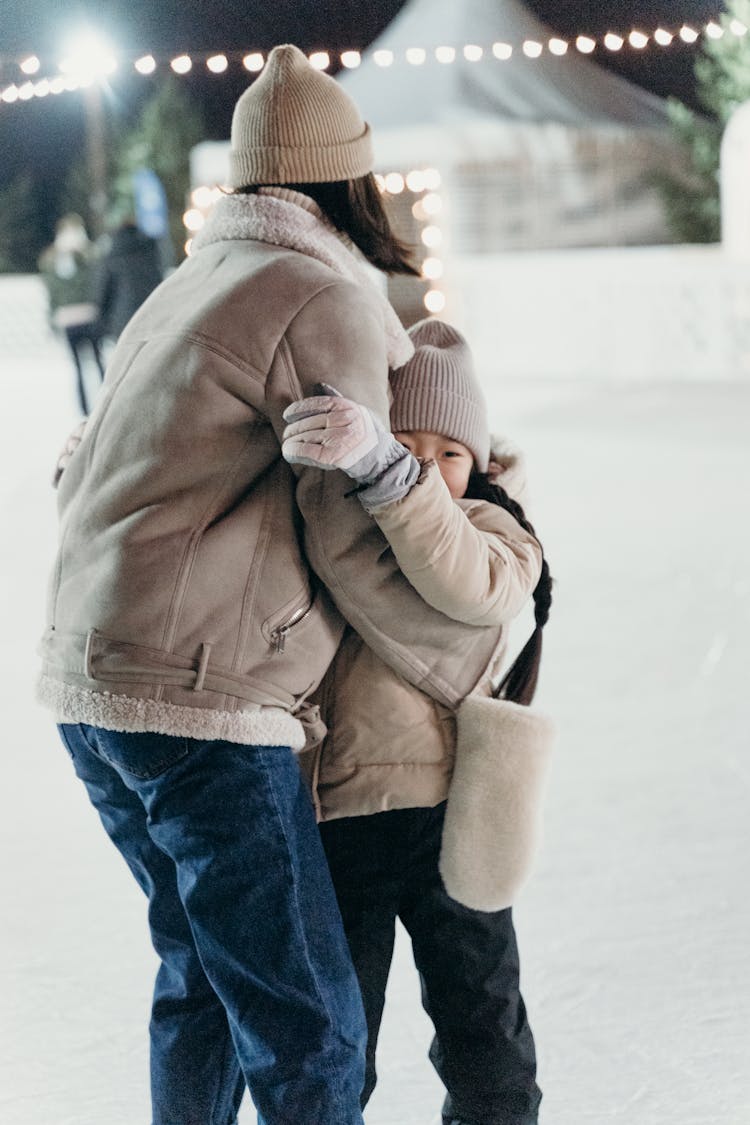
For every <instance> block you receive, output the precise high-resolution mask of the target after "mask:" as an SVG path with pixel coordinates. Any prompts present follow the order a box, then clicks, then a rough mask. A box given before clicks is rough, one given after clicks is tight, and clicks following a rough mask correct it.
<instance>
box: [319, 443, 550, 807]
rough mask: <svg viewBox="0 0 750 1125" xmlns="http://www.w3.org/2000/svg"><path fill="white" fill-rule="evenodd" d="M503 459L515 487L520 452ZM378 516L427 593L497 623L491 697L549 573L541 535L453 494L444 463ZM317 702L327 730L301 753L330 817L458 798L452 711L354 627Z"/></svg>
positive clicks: (489, 673) (462, 613) (463, 615)
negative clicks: (512, 640)
mask: <svg viewBox="0 0 750 1125" xmlns="http://www.w3.org/2000/svg"><path fill="white" fill-rule="evenodd" d="M504 460H505V468H506V473H505V477H506V479H504V480H503V478H502V475H501V476H499V477H498V479H499V481H500V483H503V485H505V486H507V485H508V483H509V478H510V477H512V476H514V475H517V467H516V463H515V458H507V457H506V458H505V459H504ZM496 467H497V465H496ZM373 515H374V518H375V520H376V521H377V523H378V525H379V527H380V529H381V531H382V532H383V533H384V535H385V537H386V538H387V540H388V542H389V543H390V545H391V548H392V550H393V553H394V555H395V557H396V559H397V560H398V563H399V566H400V568H401V571H402V572H403V574H404V575H405V576H406V577H407V578H408V579H409V581H410V582H411V584H412V585H413V587H414V588H415V589H416V590H417V591H418V592H419V593H420V595H421V596H422V597H423V599H424V600H425V602H426V603H428V604H429V605H431V606H433V607H434V608H435V609H439V610H441V611H442V612H443V613H444V614H445V615H446V616H447V617H450V618H451V619H452V620H454V621H461V622H464V623H466V624H468V625H471V626H474V627H475V629H476V632H477V635H478V636H479V635H480V633H481V631H482V629H483V628H485V627H487V626H488V625H492V626H493V627H494V629H495V630H496V632H495V636H496V638H497V645H496V648H495V651H494V653H493V657H492V660H491V662H490V663H489V665H488V666H487V668H486V671H485V675H484V677H483V679H482V682H481V683H480V685H478V688H477V691H478V692H479V693H484V694H487V695H489V694H490V691H491V683H492V679H493V677H494V676H495V675H496V673H497V671H498V670H499V667H500V664H501V663H502V661H503V658H504V655H505V647H506V644H505V632H506V626H507V625H508V624H509V623H510V622H511V621H512V620H513V618H514V617H516V616H517V614H518V613H519V611H520V610H521V608H522V607H523V605H524V603H525V602H526V601H527V600H528V598H529V596H530V595H531V593H532V591H533V590H534V587H535V586H536V584H537V582H538V580H539V575H540V572H541V559H542V555H541V548H540V546H539V544H538V542H537V540H536V539H534V537H533V536H532V535H530V534H529V533H528V532H526V531H524V529H523V528H522V527H521V526H520V525H519V524H518V523H517V522H516V520H515V519H514V518H513V516H511V515H510V514H509V513H508V512H506V511H505V510H504V509H503V508H500V507H498V506H497V505H495V504H491V503H488V502H486V501H482V500H458V501H454V500H453V499H452V498H451V496H450V493H449V492H448V489H447V488H446V486H445V484H444V482H443V479H442V477H441V476H440V472H439V470H438V467H437V465H436V464H435V463H434V462H427V463H426V465H425V466H424V468H423V470H422V473H421V475H420V479H419V481H418V482H417V484H416V485H415V486H414V487H413V488H412V489H411V491H410V492H409V493H408V494H407V495H406V496H405V497H404V498H403V499H402V500H399V501H395V502H393V503H390V504H387V505H384V506H383V507H380V508H377V509H375V511H374V513H373ZM318 701H319V703H320V707H321V712H322V715H323V718H324V720H325V723H326V726H327V728H328V734H327V736H326V739H325V741H324V742H323V744H322V745H321V746H318V747H316V748H315V749H313V750H310V751H307V752H305V753H303V754H302V756H301V763H302V766H303V769H304V771H305V773H306V775H307V778H308V781H309V783H310V787H311V790H312V794H313V800H314V802H315V806H316V810H317V814H318V817H319V819H320V820H333V819H336V818H337V817H343V816H364V815H369V814H371V813H377V812H384V811H386V810H388V809H401V808H414V807H431V806H433V805H436V804H438V803H439V802H440V801H444V800H445V799H446V798H447V796H448V787H449V783H450V778H451V774H452V770H453V762H454V756H455V742H456V728H455V717H454V711H453V709H452V708H448V707H446V706H444V705H443V704H441V703H438V702H437V701H436V700H434V699H432V698H430V696H428V695H426V694H425V693H424V692H422V691H419V690H418V689H417V688H415V687H413V686H412V685H411V684H409V683H408V682H407V681H406V680H405V679H404V678H403V677H401V676H399V675H398V674H397V673H396V672H394V671H393V669H392V668H390V667H388V665H387V664H385V663H384V662H383V661H382V660H381V659H380V658H379V657H378V656H377V654H376V653H374V652H373V651H372V650H371V649H369V648H368V647H367V646H366V645H364V644H363V642H362V640H361V639H360V638H359V637H358V636H357V634H356V633H355V632H354V631H353V630H351V629H347V631H346V633H345V636H344V640H343V642H342V644H341V647H340V648H339V651H338V654H337V656H336V658H335V660H334V662H333V664H332V665H331V667H330V669H329V671H328V673H327V674H326V676H325V678H324V680H323V683H322V684H321V688H320V692H319V696H318Z"/></svg>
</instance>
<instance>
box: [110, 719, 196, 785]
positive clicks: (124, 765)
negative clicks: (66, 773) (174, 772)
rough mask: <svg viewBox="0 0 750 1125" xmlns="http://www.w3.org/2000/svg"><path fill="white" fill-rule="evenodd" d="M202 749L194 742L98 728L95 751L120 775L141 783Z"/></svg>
mask: <svg viewBox="0 0 750 1125" xmlns="http://www.w3.org/2000/svg"><path fill="white" fill-rule="evenodd" d="M199 745H201V744H200V742H198V741H195V740H193V739H189V738H177V737H175V736H174V735H170V734H156V733H155V732H152V731H145V732H138V733H133V732H129V731H109V730H102V729H101V728H97V729H96V735H95V745H94V746H93V747H92V749H94V750H95V751H96V753H98V754H99V755H100V757H102V758H104V760H105V761H106V762H109V764H110V765H111V766H114V768H115V769H116V770H118V771H119V772H124V773H128V774H131V775H132V776H133V777H136V778H138V779H139V780H140V781H153V780H154V779H155V778H157V777H158V776H159V775H160V774H162V773H165V772H166V770H168V769H170V768H171V767H172V766H174V765H176V764H177V763H178V762H180V761H182V759H183V758H186V757H187V756H188V754H189V753H190V751H191V749H192V748H193V747H195V746H199Z"/></svg>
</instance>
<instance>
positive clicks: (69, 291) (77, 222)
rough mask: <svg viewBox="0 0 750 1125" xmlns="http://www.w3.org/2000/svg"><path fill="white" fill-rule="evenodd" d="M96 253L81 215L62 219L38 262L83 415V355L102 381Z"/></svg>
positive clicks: (85, 408) (85, 410)
mask: <svg viewBox="0 0 750 1125" xmlns="http://www.w3.org/2000/svg"><path fill="white" fill-rule="evenodd" d="M95 264H96V253H95V249H94V244H93V243H92V242H91V240H90V239H89V236H88V234H87V233H86V227H85V225H84V222H83V219H82V218H81V216H80V215H77V214H75V213H74V212H71V213H70V214H67V215H63V216H62V218H61V219H60V220H59V221H58V223H57V226H56V229H55V241H54V242H53V243H52V245H51V246H48V247H47V249H46V250H44V251H43V253H42V255H41V257H40V258H39V272H40V273H41V275H42V278H43V280H44V283H45V285H46V287H47V295H48V298H49V316H50V323H51V325H52V327H53V328H54V329H55V330H56V331H58V332H61V333H63V334H64V335H65V338H66V340H67V341H68V345H69V347H70V353H71V355H72V357H73V363H74V365H75V369H76V390H77V393H78V402H79V405H80V407H81V411H82V412H83V414H88V413H89V402H88V398H87V395H86V383H85V380H84V353H85V351H86V348H87V347H88V349H90V351H91V354H92V355H93V358H94V362H95V363H96V366H97V369H98V372H99V376H100V378H101V379H103V378H104V360H103V358H102V350H101V330H100V325H99V310H98V307H97V305H96V302H95V298H94V288H95V275H94V270H95Z"/></svg>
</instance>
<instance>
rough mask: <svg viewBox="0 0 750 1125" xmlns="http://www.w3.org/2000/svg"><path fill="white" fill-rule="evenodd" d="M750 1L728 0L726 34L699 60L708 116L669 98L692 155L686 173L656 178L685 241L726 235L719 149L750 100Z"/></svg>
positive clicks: (709, 42) (707, 44)
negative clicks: (732, 120) (726, 130)
mask: <svg viewBox="0 0 750 1125" xmlns="http://www.w3.org/2000/svg"><path fill="white" fill-rule="evenodd" d="M738 24H739V25H741V27H744V28H750V0H726V4H725V10H724V12H723V13H722V15H721V16H720V17H719V25H720V27H721V28H722V29H723V32H724V34H723V35H722V36H721V38H719V39H712V38H709V37H706V38H705V40H704V42H703V46H702V48H701V52H700V54H699V56H698V58H697V60H696V63H695V77H696V80H697V95H698V99H699V101H700V104H701V106H702V107H703V109H705V111H706V115H701V114H699V113H695V112H694V111H693V110H692V109H689V108H688V107H687V106H686V105H684V104H683V103H682V102H680V101H678V100H677V99H676V98H670V100H669V113H670V117H671V119H672V125H673V128H674V132H675V135H676V137H677V139H678V140H679V141H680V143H681V144H682V146H683V147H684V150H685V154H686V157H687V161H686V167H685V171H684V172H683V173H682V174H678V175H676V174H670V173H663V174H662V175H660V176H659V177H658V178H657V186H658V187H659V189H660V191H661V193H662V198H663V199H664V202H665V205H666V208H667V215H668V218H669V222H670V225H671V227H672V230H673V232H674V234H675V236H676V238H678V239H679V240H680V241H681V242H716V241H717V240H718V239H719V238H720V237H721V211H720V204H719V154H720V147H721V138H722V134H723V132H724V127H725V125H726V123H727V121H728V120H729V118H730V117H731V116H732V113H733V112H734V110H735V109H736V108H737V107H738V106H740V105H742V103H743V102H746V101H748V100H749V99H750V31H749V32H747V33H746V34H744V35H736V34H735V33H734V31H733V27H734V28H736V27H737V25H738Z"/></svg>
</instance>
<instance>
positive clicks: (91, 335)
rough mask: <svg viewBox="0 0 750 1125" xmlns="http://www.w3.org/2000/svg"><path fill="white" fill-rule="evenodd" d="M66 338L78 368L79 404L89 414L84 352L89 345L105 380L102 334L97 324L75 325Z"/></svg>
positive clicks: (67, 329)
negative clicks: (84, 378)
mask: <svg viewBox="0 0 750 1125" xmlns="http://www.w3.org/2000/svg"><path fill="white" fill-rule="evenodd" d="M65 336H66V338H67V341H68V345H69V346H70V354H71V355H72V356H73V363H74V364H75V368H76V390H77V391H78V402H79V403H80V406H81V410H82V412H83V413H84V414H88V413H89V404H88V402H87V400H86V386H85V383H84V380H83V351H84V344H88V345H89V347H90V348H91V353H92V355H93V357H94V362H95V363H96V366H97V368H98V370H99V377H100V378H101V379H103V378H104V360H103V358H102V351H101V342H102V338H101V333H100V331H99V327H98V325H97V323H96V322H95V321H94V322H92V323H90V324H73V325H70V326H69V327H68V328H66V329H65Z"/></svg>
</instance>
